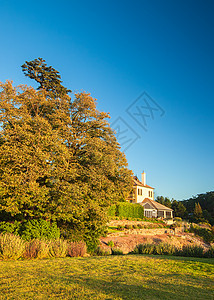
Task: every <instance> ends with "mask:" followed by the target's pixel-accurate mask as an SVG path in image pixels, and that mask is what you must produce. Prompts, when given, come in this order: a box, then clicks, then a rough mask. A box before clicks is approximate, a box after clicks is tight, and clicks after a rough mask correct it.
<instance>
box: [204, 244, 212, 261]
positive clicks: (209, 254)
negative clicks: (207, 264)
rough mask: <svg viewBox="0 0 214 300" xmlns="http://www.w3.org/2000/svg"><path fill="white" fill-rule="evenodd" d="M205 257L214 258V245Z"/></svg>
mask: <svg viewBox="0 0 214 300" xmlns="http://www.w3.org/2000/svg"><path fill="white" fill-rule="evenodd" d="M204 257H206V258H214V246H211V247H210V248H209V250H207V251H206V252H205V253H204Z"/></svg>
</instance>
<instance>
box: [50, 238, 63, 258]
mask: <svg viewBox="0 0 214 300" xmlns="http://www.w3.org/2000/svg"><path fill="white" fill-rule="evenodd" d="M67 252H68V245H67V241H65V240H62V239H56V240H51V241H50V243H49V255H50V257H66V256H67Z"/></svg>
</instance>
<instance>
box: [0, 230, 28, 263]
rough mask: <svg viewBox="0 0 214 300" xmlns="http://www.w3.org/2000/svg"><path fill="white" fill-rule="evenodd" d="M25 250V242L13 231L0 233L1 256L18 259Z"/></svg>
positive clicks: (2, 257)
mask: <svg viewBox="0 0 214 300" xmlns="http://www.w3.org/2000/svg"><path fill="white" fill-rule="evenodd" d="M24 250H25V242H24V241H23V240H22V239H21V238H20V237H19V236H16V235H14V234H11V233H5V234H0V258H1V259H18V258H20V257H21V256H22V255H23V253H24Z"/></svg>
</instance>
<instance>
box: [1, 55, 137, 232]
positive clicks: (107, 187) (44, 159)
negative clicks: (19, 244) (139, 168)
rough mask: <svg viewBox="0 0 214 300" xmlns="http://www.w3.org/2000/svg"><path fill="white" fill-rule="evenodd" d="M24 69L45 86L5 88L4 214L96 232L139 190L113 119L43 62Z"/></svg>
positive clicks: (2, 205) (2, 88)
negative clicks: (108, 212)
mask: <svg viewBox="0 0 214 300" xmlns="http://www.w3.org/2000/svg"><path fill="white" fill-rule="evenodd" d="M22 68H23V71H24V73H25V75H26V76H28V77H30V78H32V79H34V80H36V81H37V82H38V83H39V87H38V90H35V89H34V88H32V87H28V86H24V85H21V86H18V87H14V86H13V84H12V82H10V81H7V82H6V83H0V124H1V130H0V211H1V212H7V213H9V214H10V215H11V216H14V217H17V216H21V218H24V219H30V218H44V219H47V220H57V221H58V222H64V223H65V222H69V224H72V226H73V227H75V228H82V229H83V230H85V228H86V227H87V228H91V230H93V228H95V227H96V226H98V225H99V226H100V225H101V224H104V223H105V221H106V207H108V206H110V205H111V204H113V203H116V202H117V201H118V200H120V199H124V198H125V197H126V195H127V194H128V192H129V191H130V189H131V172H130V171H129V170H128V168H127V161H126V158H125V155H124V154H123V153H121V151H120V147H119V144H118V142H117V140H116V138H115V135H114V132H113V131H112V129H111V128H110V125H109V123H108V121H107V119H108V118H109V115H108V114H107V113H104V112H100V111H98V110H97V107H96V99H94V98H92V97H91V96H90V94H89V93H85V92H81V93H76V94H74V95H73V99H72V98H71V97H70V96H69V95H68V92H70V90H68V89H67V88H65V87H63V86H62V81H61V80H60V79H61V77H60V75H59V73H58V72H57V71H56V70H55V69H54V68H52V67H48V66H47V65H46V64H45V61H44V60H43V59H41V58H39V59H35V60H34V61H31V62H26V63H25V64H24V65H23V66H22Z"/></svg>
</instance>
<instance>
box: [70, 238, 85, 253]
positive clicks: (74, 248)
mask: <svg viewBox="0 0 214 300" xmlns="http://www.w3.org/2000/svg"><path fill="white" fill-rule="evenodd" d="M67 249H68V250H67V253H68V256H71V257H78V256H84V255H85V254H86V244H85V242H83V241H79V242H71V241H70V242H68V244H67Z"/></svg>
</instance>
